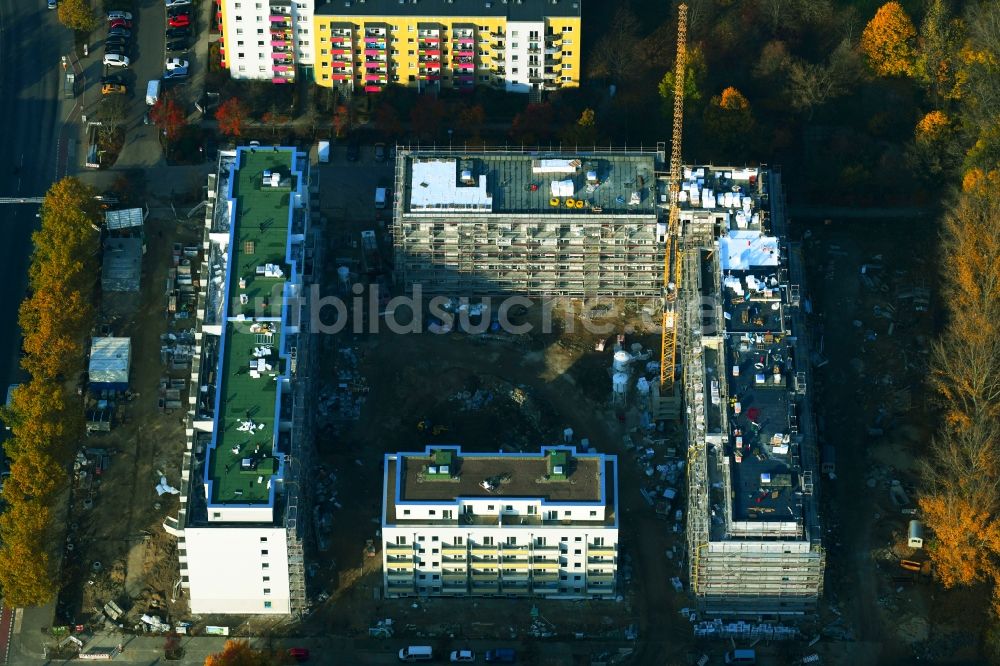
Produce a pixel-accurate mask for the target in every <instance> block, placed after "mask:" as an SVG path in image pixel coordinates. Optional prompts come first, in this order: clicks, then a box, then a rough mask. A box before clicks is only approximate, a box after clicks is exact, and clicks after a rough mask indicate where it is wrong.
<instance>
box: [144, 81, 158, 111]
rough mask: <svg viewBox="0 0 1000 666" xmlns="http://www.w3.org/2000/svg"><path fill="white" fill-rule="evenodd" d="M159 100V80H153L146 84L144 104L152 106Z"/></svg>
mask: <svg viewBox="0 0 1000 666" xmlns="http://www.w3.org/2000/svg"><path fill="white" fill-rule="evenodd" d="M159 99H160V80H159V79H153V80H152V81H150V82H149V83H147V84H146V104H147V105H148V106H153V105H154V104H156V102H157V100H159Z"/></svg>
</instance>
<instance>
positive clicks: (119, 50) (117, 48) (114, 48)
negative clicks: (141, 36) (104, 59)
mask: <svg viewBox="0 0 1000 666" xmlns="http://www.w3.org/2000/svg"><path fill="white" fill-rule="evenodd" d="M127 51H128V46H126V45H125V44H105V45H104V52H105V53H114V54H117V55H125V53H126V52H127Z"/></svg>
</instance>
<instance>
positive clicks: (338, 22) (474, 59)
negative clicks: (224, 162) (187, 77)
mask: <svg viewBox="0 0 1000 666" xmlns="http://www.w3.org/2000/svg"><path fill="white" fill-rule="evenodd" d="M580 2H581V0H300V1H297V2H292V1H291V0H257V1H253V0H219V3H220V10H219V12H218V17H217V18H218V20H219V22H220V25H221V27H222V33H223V48H224V61H225V66H227V67H229V69H230V71H231V73H232V75H233V77H234V78H238V79H271V80H272V81H274V82H276V83H282V82H286V81H291V80H293V79H294V77H295V74H296V71H298V72H300V73H301V74H303V75H305V76H308V77H311V78H313V79H315V81H316V83H318V84H320V85H322V86H327V87H332V86H344V87H348V88H350V89H353V90H364V91H366V92H378V91H380V90H382V89H383V88H384V87H385V86H387V85H388V84H390V83H399V84H401V85H407V86H413V87H416V88H419V89H421V90H428V89H435V88H440V87H453V88H458V89H466V90H471V89H472V88H473V87H475V86H476V85H490V86H495V87H498V88H504V89H506V90H508V91H513V92H530V91H532V90H535V91H541V90H557V89H559V88H560V87H565V86H577V85H579V83H580V37H581V35H580V28H581V24H580Z"/></svg>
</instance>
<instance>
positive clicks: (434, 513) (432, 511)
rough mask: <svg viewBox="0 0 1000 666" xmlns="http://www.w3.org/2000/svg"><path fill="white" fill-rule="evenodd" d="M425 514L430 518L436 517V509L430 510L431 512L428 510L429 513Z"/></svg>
mask: <svg viewBox="0 0 1000 666" xmlns="http://www.w3.org/2000/svg"><path fill="white" fill-rule="evenodd" d="M427 513H429V514H430V515H432V516H436V515H437V509H431V510H430V511H428V512H427Z"/></svg>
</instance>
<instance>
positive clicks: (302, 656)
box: [288, 647, 309, 663]
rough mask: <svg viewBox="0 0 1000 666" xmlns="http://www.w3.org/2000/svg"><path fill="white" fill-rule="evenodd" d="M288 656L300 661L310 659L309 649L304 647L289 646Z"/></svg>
mask: <svg viewBox="0 0 1000 666" xmlns="http://www.w3.org/2000/svg"><path fill="white" fill-rule="evenodd" d="M288 656H289V657H291V658H292V659H294V660H295V661H297V662H299V663H301V662H304V661H309V649H308V648H302V647H293V648H288Z"/></svg>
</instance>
